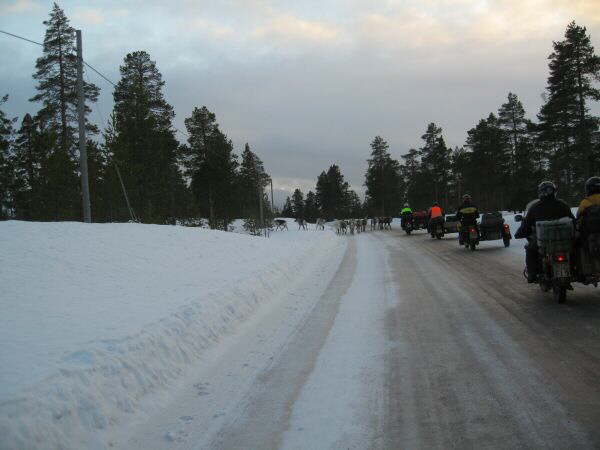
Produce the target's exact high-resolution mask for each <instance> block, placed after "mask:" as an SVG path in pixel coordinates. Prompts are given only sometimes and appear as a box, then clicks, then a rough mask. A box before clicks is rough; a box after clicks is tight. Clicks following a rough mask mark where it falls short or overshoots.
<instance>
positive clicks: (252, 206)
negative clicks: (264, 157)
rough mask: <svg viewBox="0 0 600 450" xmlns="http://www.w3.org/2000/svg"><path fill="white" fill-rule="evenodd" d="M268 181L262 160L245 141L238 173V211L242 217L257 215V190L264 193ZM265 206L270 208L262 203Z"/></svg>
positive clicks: (269, 179) (268, 177) (269, 178)
mask: <svg viewBox="0 0 600 450" xmlns="http://www.w3.org/2000/svg"><path fill="white" fill-rule="evenodd" d="M270 181H271V177H270V176H269V175H268V174H267V173H266V172H265V168H264V164H263V162H262V161H261V159H260V158H259V157H258V155H256V153H254V152H253V151H252V150H250V146H249V145H248V144H247V143H246V145H245V147H244V151H243V152H242V162H241V164H240V170H239V175H238V189H239V193H238V200H239V204H240V208H239V211H240V214H241V216H242V217H258V212H259V211H258V209H259V204H258V198H259V192H263V193H264V189H265V188H266V187H267V186H268V185H269V183H270ZM263 196H264V195H263ZM263 203H264V201H263ZM265 206H267V207H269V208H270V205H268V202H267V205H264V204H263V209H264V207H265Z"/></svg>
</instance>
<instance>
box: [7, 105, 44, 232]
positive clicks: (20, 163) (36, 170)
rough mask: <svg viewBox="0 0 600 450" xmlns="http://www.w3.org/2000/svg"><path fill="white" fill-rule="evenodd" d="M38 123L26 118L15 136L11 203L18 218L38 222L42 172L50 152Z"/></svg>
mask: <svg viewBox="0 0 600 450" xmlns="http://www.w3.org/2000/svg"><path fill="white" fill-rule="evenodd" d="M38 126H39V123H38V122H36V121H35V120H34V118H33V117H31V115H30V114H25V116H24V117H23V120H22V122H21V127H20V128H19V131H18V132H17V136H16V139H15V145H14V153H13V164H14V171H15V183H14V185H13V189H14V200H15V213H16V216H17V218H19V219H24V220H33V219H39V218H41V217H40V214H41V213H42V211H41V205H40V200H41V198H43V194H44V193H43V192H42V191H41V189H40V187H41V183H42V180H41V175H40V174H41V170H42V168H43V167H45V166H46V161H47V159H48V155H49V154H50V150H51V149H50V148H48V146H47V145H44V144H45V140H44V135H43V134H42V133H41V132H40V130H39V128H38Z"/></svg>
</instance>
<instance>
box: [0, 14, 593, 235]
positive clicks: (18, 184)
mask: <svg viewBox="0 0 600 450" xmlns="http://www.w3.org/2000/svg"><path fill="white" fill-rule="evenodd" d="M44 25H45V26H46V34H45V38H44V42H43V49H42V54H41V56H40V57H39V58H38V59H37V61H36V63H35V71H34V73H33V78H34V79H35V80H36V82H37V84H36V93H35V95H34V96H33V97H32V98H31V99H30V101H31V102H32V104H34V105H36V106H37V107H38V108H39V110H38V111H37V112H35V113H32V114H25V116H24V117H22V118H10V117H7V115H6V113H5V112H4V111H3V109H2V105H3V104H4V103H5V102H6V101H7V99H8V95H5V96H4V97H3V98H2V99H1V100H0V219H20V220H48V221H54V220H81V217H82V206H81V203H82V202H81V193H80V191H81V189H80V181H79V178H80V172H79V159H78V156H79V151H78V145H79V142H78V133H77V126H78V123H77V95H76V75H77V70H76V63H77V60H76V48H75V30H74V29H73V28H72V27H71V26H70V24H69V19H68V18H67V17H66V16H65V14H64V12H63V11H62V10H61V8H60V7H59V6H58V5H57V4H54V6H53V8H52V11H51V12H50V15H49V18H48V20H46V21H45V22H44ZM548 59H549V76H548V80H547V85H546V89H545V93H544V104H543V105H542V107H541V109H540V111H539V112H538V113H537V120H536V121H533V120H530V119H528V118H527V117H526V112H525V110H524V108H523V105H522V103H521V102H520V101H519V98H518V97H517V95H516V94H514V93H508V96H507V99H506V102H505V103H503V104H502V105H499V109H498V111H497V113H493V112H491V113H490V114H489V115H488V116H487V117H485V118H482V119H481V120H480V121H479V122H478V123H477V124H475V125H474V127H473V128H471V129H470V130H468V132H467V136H468V137H467V141H466V143H465V145H464V146H462V147H455V148H449V147H448V146H447V145H446V143H445V141H444V137H443V130H442V128H441V127H440V126H439V125H438V124H435V123H430V124H429V125H427V126H426V127H424V128H425V132H424V134H423V136H422V143H421V146H420V147H418V148H411V149H409V150H408V152H406V153H405V154H403V155H402V156H401V157H400V159H399V160H397V159H394V158H393V157H392V155H391V153H390V149H389V145H388V143H387V142H386V141H385V139H384V138H382V137H380V136H376V137H375V138H374V139H373V140H372V142H371V154H370V158H369V159H368V160H367V170H366V173H365V181H364V186H365V188H366V191H365V199H364V201H361V199H360V197H359V196H358V195H357V193H356V192H355V191H353V190H352V189H350V186H349V184H348V182H346V181H345V180H344V176H343V174H342V172H341V170H340V168H339V167H338V166H337V165H332V166H331V167H329V168H328V169H327V170H324V171H323V172H322V173H321V174H320V175H319V176H318V178H317V180H316V187H315V190H314V192H313V191H312V190H311V191H309V192H307V193H306V195H305V194H304V193H303V192H302V191H301V190H300V189H296V190H295V192H294V193H293V195H292V196H291V197H289V198H288V199H287V201H286V203H285V205H284V208H283V210H282V211H272V210H271V203H270V201H269V197H268V191H269V189H268V186H269V184H270V182H271V177H270V175H269V174H268V173H267V172H266V171H265V168H264V165H263V162H262V161H261V159H260V158H259V157H258V155H257V154H256V153H255V152H253V151H252V149H251V148H250V146H249V145H248V144H246V146H245V149H244V151H243V152H242V154H241V155H236V154H235V153H234V150H233V145H232V142H231V140H230V139H229V138H228V137H227V135H226V134H225V133H224V132H223V131H222V130H221V129H220V127H219V125H218V123H217V120H216V117H215V114H213V113H212V112H211V111H209V110H208V109H207V108H206V107H205V106H202V107H196V108H194V109H193V111H192V112H191V114H190V116H189V117H187V118H186V119H185V122H184V123H185V128H186V133H185V134H186V136H187V141H186V142H185V143H183V144H182V143H180V142H179V141H178V140H177V138H176V137H175V133H176V132H177V131H178V130H177V129H176V128H175V127H174V125H173V119H174V116H175V114H174V111H173V107H172V106H171V105H170V104H169V103H167V101H166V100H165V97H164V94H163V88H164V85H165V82H164V81H163V79H162V75H161V73H160V72H159V70H158V68H157V66H156V63H155V62H154V61H153V60H152V58H151V57H150V55H149V54H148V53H146V52H145V51H135V52H132V53H129V54H127V55H126V56H125V57H124V59H123V63H122V65H121V66H120V74H121V78H120V80H119V81H118V82H117V83H116V85H115V88H114V92H113V98H114V108H113V111H112V112H111V114H110V116H109V118H108V120H107V123H104V124H102V126H103V127H104V128H103V129H100V128H99V127H98V125H97V124H93V123H92V122H91V121H89V120H88V117H89V114H90V112H91V108H90V105H91V104H93V103H95V102H96V101H97V98H98V95H99V91H100V90H99V88H98V87H97V86H96V85H94V84H92V83H90V82H89V81H86V82H85V83H84V95H85V99H86V111H85V116H86V130H87V136H88V139H87V150H88V165H89V180H90V192H91V204H92V220H93V221H94V222H117V221H128V220H135V221H139V222H143V223H159V224H167V223H184V224H185V223H189V224H193V223H197V221H198V218H200V217H202V218H206V219H207V220H208V225H209V226H210V227H211V228H218V229H227V227H228V224H229V223H230V222H231V221H232V220H233V219H234V218H245V219H247V221H254V222H256V221H257V220H258V218H259V216H260V211H261V209H262V211H263V214H264V217H265V218H266V220H270V218H272V217H273V216H274V215H276V214H281V215H283V216H286V217H298V218H299V217H301V218H305V219H308V220H314V219H316V218H317V217H323V218H326V219H332V218H347V217H363V216H395V215H397V214H398V213H399V210H400V209H401V206H402V205H403V204H404V203H405V202H408V203H409V204H410V205H411V206H412V207H413V209H423V208H426V207H428V206H430V205H431V203H432V202H433V201H438V202H439V203H440V204H441V205H442V206H443V207H445V208H446V209H448V210H453V209H455V207H456V205H457V204H458V203H459V201H460V198H461V196H462V195H463V194H464V193H470V194H471V195H472V197H473V199H474V201H475V203H476V204H477V205H478V206H479V207H480V208H481V209H483V210H500V209H511V210H518V209H522V208H523V207H524V206H525V204H526V203H528V202H529V201H530V200H531V199H532V198H533V197H534V196H535V188H536V185H537V184H538V183H539V182H540V181H541V180H543V179H550V180H553V181H555V182H556V183H557V184H558V186H559V193H560V196H561V197H562V198H563V199H565V200H566V201H567V202H569V203H570V204H574V203H576V202H577V201H578V200H579V199H580V198H581V196H582V191H583V183H584V181H585V179H586V178H587V177H589V176H591V175H593V174H596V175H597V174H598V171H599V169H600V132H599V128H600V118H599V117H598V116H594V115H593V114H592V113H591V112H590V107H589V106H590V104H591V103H592V102H597V101H599V100H600V90H599V89H598V82H600V57H598V56H597V55H596V54H595V52H594V48H593V46H592V45H591V40H590V36H589V35H588V34H587V30H586V28H585V27H582V26H579V25H577V24H575V23H574V22H572V23H570V24H569V25H568V26H567V29H566V31H565V35H564V40H561V41H557V42H554V43H553V52H552V53H551V54H550V55H549V57H548Z"/></svg>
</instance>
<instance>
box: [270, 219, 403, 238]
mask: <svg viewBox="0 0 600 450" xmlns="http://www.w3.org/2000/svg"><path fill="white" fill-rule="evenodd" d="M295 222H296V223H297V224H298V230H308V225H309V223H308V222H307V221H306V220H305V219H295ZM369 224H370V228H371V230H391V229H392V218H391V217H371V218H369V219H367V218H362V219H341V220H334V221H333V229H334V230H335V232H336V234H355V233H363V232H365V231H367V226H369ZM273 225H274V227H275V231H283V230H287V229H288V226H287V221H286V220H285V219H275V220H274V221H273ZM324 229H325V219H322V218H319V219H317V220H316V222H315V230H324Z"/></svg>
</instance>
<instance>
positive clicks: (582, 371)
mask: <svg viewBox="0 0 600 450" xmlns="http://www.w3.org/2000/svg"><path fill="white" fill-rule="evenodd" d="M339 239H347V240H348V246H347V249H346V253H345V255H344V257H343V260H342V262H341V264H340V266H339V268H338V269H337V272H335V275H334V276H333V278H332V279H331V280H330V281H329V282H328V285H327V287H326V288H325V289H324V290H323V291H322V294H320V295H319V296H318V298H314V292H315V289H314V288H311V287H310V286H307V287H305V288H303V287H302V286H300V285H299V286H296V287H295V288H294V290H293V292H291V293H290V295H291V296H292V297H293V298H294V302H293V303H291V304H289V303H287V304H286V303H285V302H282V303H280V306H279V308H272V309H269V310H268V313H266V314H263V315H259V316H257V317H254V318H253V319H252V320H251V321H249V322H247V323H246V324H245V325H244V327H242V328H241V329H240V330H239V332H237V333H236V334H235V335H232V336H230V337H229V338H228V340H227V341H225V342H223V343H222V345H220V346H219V348H218V351H217V350H216V349H215V350H214V351H212V352H209V353H208V354H207V355H206V356H205V358H204V362H203V364H201V365H199V368H198V370H196V371H195V372H194V373H193V374H192V375H190V377H189V378H187V379H186V380H185V381H182V383H181V385H180V386H179V388H178V391H177V392H176V393H174V394H173V396H172V397H171V399H170V400H169V402H168V403H167V404H165V405H164V407H163V408H162V409H161V410H160V413H159V414H152V415H149V416H147V417H144V418H142V419H140V420H138V421H137V423H136V424H133V425H132V424H130V425H129V426H127V427H124V428H122V429H120V430H119V432H118V433H114V434H112V435H111V436H110V439H109V441H110V443H111V446H113V447H115V448H123V449H125V448H126V449H134V448H138V449H165V448H166V449H213V448H214V449H242V448H243V449H270V448H284V449H326V448H335V449H348V448H356V449H364V448H381V449H392V448H483V447H485V448H515V447H525V448H532V447H535V448H540V447H546V448H548V447H549V448H598V447H600V428H599V427H598V424H599V423H600V290H595V289H593V288H583V287H581V286H580V285H577V286H576V290H575V292H574V293H569V299H568V303H567V304H566V305H558V304H554V303H553V302H552V299H551V296H550V295H548V294H543V293H541V292H540V291H539V289H538V288H537V287H535V286H531V285H527V284H526V283H525V282H524V280H523V278H522V275H521V272H522V264H523V256H522V254H521V253H520V252H518V251H512V250H513V249H512V248H511V249H508V250H507V249H504V248H503V247H502V245H501V242H499V241H498V242H492V243H485V244H483V245H482V247H481V248H480V249H479V250H478V251H476V252H475V253H472V252H470V251H467V250H465V249H464V248H459V247H458V245H457V243H456V240H455V235H453V236H452V237H450V236H449V237H447V238H446V239H444V240H442V241H437V240H432V239H430V238H429V237H427V236H426V235H424V234H423V233H422V232H421V233H415V234H414V235H412V236H405V235H404V233H402V232H401V231H399V230H393V231H387V232H381V231H378V232H368V233H365V234H362V235H358V236H351V237H346V238H344V237H341V238H339ZM515 244H517V243H515Z"/></svg>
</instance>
